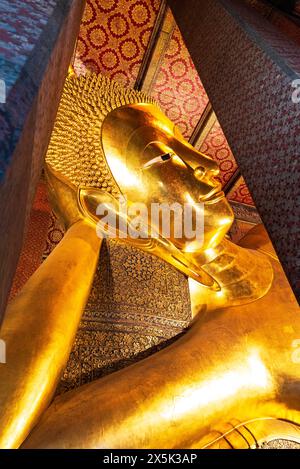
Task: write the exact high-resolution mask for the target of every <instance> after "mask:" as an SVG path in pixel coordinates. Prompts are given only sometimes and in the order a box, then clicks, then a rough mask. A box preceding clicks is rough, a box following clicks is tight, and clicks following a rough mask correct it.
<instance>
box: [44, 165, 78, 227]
mask: <svg viewBox="0 0 300 469" xmlns="http://www.w3.org/2000/svg"><path fill="white" fill-rule="evenodd" d="M45 177H46V182H47V188H48V197H49V200H50V203H51V206H52V210H53V212H54V213H55V215H56V216H57V218H59V219H60V221H61V222H62V223H63V225H64V226H65V228H66V229H67V228H68V227H69V226H71V225H72V224H73V223H75V222H76V221H77V220H78V219H79V218H81V214H80V211H79V208H78V204H77V188H76V186H75V185H74V184H72V183H71V182H70V181H69V180H68V179H66V178H65V177H64V176H62V175H61V173H59V172H57V171H55V170H54V169H53V168H52V167H51V165H49V164H48V163H46V165H45Z"/></svg>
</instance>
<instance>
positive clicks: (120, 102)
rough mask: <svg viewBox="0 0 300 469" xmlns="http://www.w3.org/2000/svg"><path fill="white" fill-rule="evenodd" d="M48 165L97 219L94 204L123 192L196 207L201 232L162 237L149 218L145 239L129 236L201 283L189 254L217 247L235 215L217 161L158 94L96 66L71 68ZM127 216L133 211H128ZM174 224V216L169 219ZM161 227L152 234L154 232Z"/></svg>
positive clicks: (131, 197) (149, 201)
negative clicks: (92, 70) (85, 70)
mask: <svg viewBox="0 0 300 469" xmlns="http://www.w3.org/2000/svg"><path fill="white" fill-rule="evenodd" d="M46 163H47V166H48V171H50V172H51V174H52V183H53V175H55V176H54V177H56V178H58V179H60V180H61V181H64V183H65V184H66V185H68V187H69V188H71V190H73V191H74V192H76V193H77V200H78V204H79V206H80V210H81V212H82V213H84V216H87V217H89V218H90V219H92V220H94V221H96V220H97V216H96V207H97V206H98V205H99V204H100V203H104V204H105V203H106V204H108V203H110V202H113V204H114V206H115V207H116V208H115V211H116V212H118V208H117V200H118V197H120V196H123V197H125V198H126V201H127V202H128V204H129V205H132V204H144V206H145V207H146V208H147V209H149V211H148V213H151V210H150V207H151V206H152V205H153V204H169V205H172V204H178V206H184V205H186V204H188V205H189V206H191V207H192V208H193V207H195V210H196V211H197V210H199V206H200V204H201V207H202V208H201V210H202V216H203V233H202V237H201V239H200V238H192V239H191V238H187V237H185V235H184V234H182V231H181V235H180V236H175V234H174V230H171V233H170V236H169V237H168V238H166V236H164V233H162V232H161V225H160V224H159V223H158V224H156V226H151V224H152V225H153V223H152V222H151V219H150V218H148V227H147V236H146V237H147V238H148V239H147V240H145V239H142V240H137V239H136V238H134V239H131V237H130V236H129V237H126V241H127V242H131V243H133V244H135V245H138V246H140V247H141V248H142V249H145V250H148V251H151V252H153V253H154V254H157V255H159V256H160V257H162V258H164V259H165V260H167V261H169V262H171V263H172V264H173V265H175V266H176V267H177V268H179V269H180V270H182V271H183V272H185V273H188V274H189V275H190V276H192V277H194V278H196V279H197V280H199V281H200V280H201V281H203V282H204V283H207V284H210V285H211V284H212V283H213V282H212V281H211V279H209V278H208V276H206V275H205V274H204V273H203V275H200V278H199V273H196V272H195V269H194V268H193V266H191V260H190V258H189V260H187V257H188V256H185V253H186V254H189V255H190V254H191V253H193V252H196V251H197V252H198V253H199V251H206V250H208V249H209V248H214V247H215V246H217V245H218V244H220V242H221V241H222V239H223V238H224V236H225V234H226V233H227V231H228V229H229V228H230V226H231V224H232V221H233V214H232V211H231V208H230V206H229V204H228V202H227V200H226V198H225V196H224V193H223V192H222V191H221V185H220V183H219V182H218V181H217V179H216V176H217V175H218V173H219V169H218V166H217V164H216V162H215V161H213V160H212V159H211V158H210V157H208V156H205V155H203V154H202V153H200V152H198V151H197V150H195V148H193V147H192V146H191V145H190V144H189V143H188V142H187V141H186V140H185V139H184V137H183V136H182V135H181V133H180V131H179V129H178V128H177V127H176V126H175V125H174V124H173V123H172V122H171V121H170V120H169V119H168V118H167V117H166V116H165V114H164V113H163V112H162V111H161V110H160V108H159V107H158V105H157V104H156V103H155V101H154V100H153V99H152V98H151V97H148V96H147V95H145V94H144V93H143V92H138V91H135V90H131V89H126V88H124V87H123V86H122V85H120V84H118V83H116V82H113V81H111V80H109V79H108V78H106V77H104V76H100V75H96V74H88V75H86V76H84V77H79V78H77V77H75V76H74V75H73V76H69V77H68V78H67V80H66V83H65V88H64V92H63V96H62V99H61V103H60V107H59V110H58V115H57V119H56V123H55V127H54V130H53V134H52V137H51V142H50V145H49V148H48V153H47V157H46ZM126 217H127V218H126V220H125V221H126V223H127V224H130V223H131V220H130V216H129V217H128V215H126ZM171 223H173V225H174V216H173V219H172V221H171ZM151 230H154V231H155V230H156V232H158V238H160V239H158V240H156V241H155V242H153V239H151V234H150V232H151V233H153V231H151ZM120 237H121V238H124V237H122V236H120Z"/></svg>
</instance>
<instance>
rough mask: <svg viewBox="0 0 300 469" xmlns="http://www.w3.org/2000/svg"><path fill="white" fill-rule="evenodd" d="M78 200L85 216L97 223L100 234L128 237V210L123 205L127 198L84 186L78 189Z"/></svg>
mask: <svg viewBox="0 0 300 469" xmlns="http://www.w3.org/2000/svg"><path fill="white" fill-rule="evenodd" d="M78 202H79V206H80V209H81V212H82V214H83V216H84V217H85V218H87V219H89V220H91V221H93V222H94V223H96V224H97V232H98V234H99V236H101V233H102V235H103V236H105V237H114V238H117V237H120V238H124V237H125V238H126V237H127V224H128V219H127V211H126V210H124V206H122V204H123V205H124V203H126V199H124V198H123V197H122V196H120V197H119V198H116V197H114V196H113V195H111V194H110V193H109V192H107V191H104V190H103V189H98V188H95V187H84V188H80V189H79V191H78ZM120 220H121V222H120Z"/></svg>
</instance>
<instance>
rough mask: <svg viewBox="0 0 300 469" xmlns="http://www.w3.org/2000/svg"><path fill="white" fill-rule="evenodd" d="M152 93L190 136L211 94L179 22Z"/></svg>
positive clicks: (183, 131) (187, 136)
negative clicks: (199, 74) (198, 69)
mask: <svg viewBox="0 0 300 469" xmlns="http://www.w3.org/2000/svg"><path fill="white" fill-rule="evenodd" d="M151 94H152V96H153V97H154V98H155V99H156V100H157V101H158V103H159V104H160V106H161V107H162V109H163V110H164V111H165V113H166V114H167V116H168V117H169V118H170V119H171V120H172V121H173V122H174V123H175V124H176V125H177V126H178V127H179V129H180V130H181V132H182V134H183V135H184V136H185V137H186V138H189V137H190V136H191V134H192V132H193V130H194V128H195V126H196V125H197V123H198V121H199V119H200V117H201V114H202V113H203V111H204V109H205V106H206V105H207V103H208V97H207V94H206V92H205V90H204V87H203V85H202V83H201V80H200V78H199V76H198V73H197V71H196V69H195V67H194V64H193V62H192V59H191V57H190V55H189V53H188V50H187V48H186V46H185V44H184V42H183V40H182V36H181V34H180V31H179V29H178V27H177V26H176V27H175V29H174V32H173V34H172V37H171V40H170V42H169V46H168V48H167V50H166V53H165V55H164V58H163V61H162V64H161V66H160V68H159V71H158V74H157V80H156V82H155V84H154V86H153V88H152V93H151Z"/></svg>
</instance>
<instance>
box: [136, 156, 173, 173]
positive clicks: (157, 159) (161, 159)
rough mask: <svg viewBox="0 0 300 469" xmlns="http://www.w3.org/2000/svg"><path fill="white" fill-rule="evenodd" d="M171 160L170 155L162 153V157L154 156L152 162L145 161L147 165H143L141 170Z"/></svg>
mask: <svg viewBox="0 0 300 469" xmlns="http://www.w3.org/2000/svg"><path fill="white" fill-rule="evenodd" d="M171 158H172V153H164V154H163V155H160V156H156V157H155V158H152V160H150V161H147V163H145V164H144V166H143V168H144V169H146V168H149V167H150V166H153V165H155V164H161V163H164V162H165V161H168V160H170V159H171Z"/></svg>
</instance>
